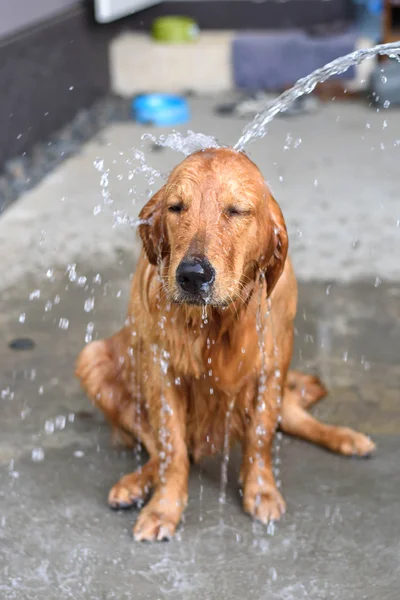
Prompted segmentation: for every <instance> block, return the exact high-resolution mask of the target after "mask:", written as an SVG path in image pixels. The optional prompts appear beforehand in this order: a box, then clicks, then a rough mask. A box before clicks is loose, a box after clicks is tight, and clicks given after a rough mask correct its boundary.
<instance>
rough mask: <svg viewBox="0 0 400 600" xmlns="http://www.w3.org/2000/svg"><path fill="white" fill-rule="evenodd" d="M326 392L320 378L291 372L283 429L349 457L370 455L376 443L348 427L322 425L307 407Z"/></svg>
mask: <svg viewBox="0 0 400 600" xmlns="http://www.w3.org/2000/svg"><path fill="white" fill-rule="evenodd" d="M325 394H326V390H325V388H324V386H323V385H322V383H321V382H320V381H319V379H318V378H316V377H313V376H311V375H305V374H302V373H297V372H291V374H290V375H289V376H288V380H287V384H286V386H285V390H284V395H283V401H282V415H281V416H282V419H281V423H280V428H281V430H282V431H284V432H285V433H288V434H290V435H293V436H296V437H299V438H302V439H303V440H307V441H309V442H313V443H315V444H318V445H320V446H324V447H325V448H328V449H329V450H331V451H332V452H337V453H339V454H344V455H346V456H363V457H365V456H369V455H370V454H371V453H372V452H373V451H374V450H375V444H374V443H373V442H372V441H371V440H370V439H369V437H367V436H366V435H364V434H363V433H359V432H357V431H354V430H353V429H350V428H348V427H337V426H334V425H326V424H325V423H321V422H320V421H318V420H317V419H316V418H315V417H313V416H312V415H311V414H310V413H309V412H307V410H306V407H309V406H311V405H312V404H313V403H314V402H316V401H317V400H319V399H320V398H322V397H323V396H325Z"/></svg>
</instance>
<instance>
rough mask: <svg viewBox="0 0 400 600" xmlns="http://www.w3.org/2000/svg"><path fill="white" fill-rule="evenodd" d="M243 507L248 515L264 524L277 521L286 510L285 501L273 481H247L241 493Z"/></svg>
mask: <svg viewBox="0 0 400 600" xmlns="http://www.w3.org/2000/svg"><path fill="white" fill-rule="evenodd" d="M259 479H261V478H259ZM243 507H244V510H245V511H246V512H247V513H249V515H251V516H252V517H254V519H257V521H261V523H264V524H267V523H268V522H269V521H277V520H278V519H280V518H281V517H282V515H283V514H284V513H285V510H286V504H285V501H284V499H283V498H282V495H281V494H280V493H279V492H278V489H277V487H276V485H275V483H274V482H273V481H272V482H262V481H247V482H246V484H245V487H244V493H243Z"/></svg>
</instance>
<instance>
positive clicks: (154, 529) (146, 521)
mask: <svg viewBox="0 0 400 600" xmlns="http://www.w3.org/2000/svg"><path fill="white" fill-rule="evenodd" d="M177 525H178V521H177V520H176V519H174V518H172V517H170V516H169V515H167V514H165V513H161V512H157V511H155V510H153V509H152V507H151V502H150V504H148V506H146V507H145V508H144V509H143V510H142V511H141V512H140V514H139V517H138V520H137V523H136V525H135V527H134V528H133V537H134V539H135V540H136V541H137V542H143V541H146V542H154V541H158V542H161V541H165V540H170V539H171V538H172V537H173V536H174V534H175V530H176V528H177Z"/></svg>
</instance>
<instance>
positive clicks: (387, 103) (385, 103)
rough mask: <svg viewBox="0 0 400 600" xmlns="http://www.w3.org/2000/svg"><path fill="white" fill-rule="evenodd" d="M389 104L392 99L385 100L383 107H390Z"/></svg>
mask: <svg viewBox="0 0 400 600" xmlns="http://www.w3.org/2000/svg"><path fill="white" fill-rule="evenodd" d="M389 106H390V101H389V100H385V102H384V103H383V108H389Z"/></svg>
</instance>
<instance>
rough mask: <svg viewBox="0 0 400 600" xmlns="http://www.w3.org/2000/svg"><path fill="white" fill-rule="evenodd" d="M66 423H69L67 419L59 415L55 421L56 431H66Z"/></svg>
mask: <svg viewBox="0 0 400 600" xmlns="http://www.w3.org/2000/svg"><path fill="white" fill-rule="evenodd" d="M66 422H67V419H66V418H65V417H64V415H58V416H57V417H56V419H55V427H56V429H59V430H60V431H62V430H63V429H65V424H66Z"/></svg>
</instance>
